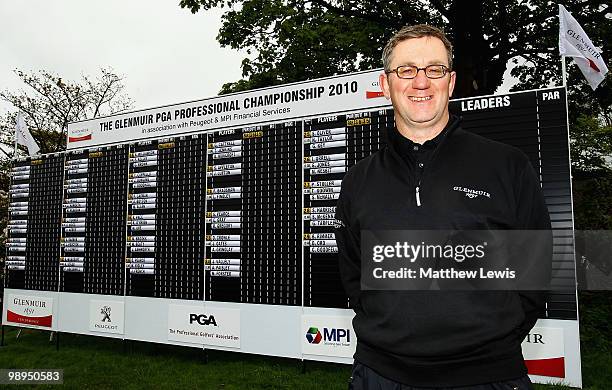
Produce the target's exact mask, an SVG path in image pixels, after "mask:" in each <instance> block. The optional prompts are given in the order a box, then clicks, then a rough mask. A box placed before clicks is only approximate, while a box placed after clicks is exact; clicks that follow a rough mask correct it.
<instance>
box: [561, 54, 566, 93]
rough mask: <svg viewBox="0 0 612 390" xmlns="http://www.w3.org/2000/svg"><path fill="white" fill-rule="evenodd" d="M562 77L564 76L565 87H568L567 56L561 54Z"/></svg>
mask: <svg viewBox="0 0 612 390" xmlns="http://www.w3.org/2000/svg"><path fill="white" fill-rule="evenodd" d="M561 77H563V87H565V88H567V69H566V68H565V56H563V55H562V56H561Z"/></svg>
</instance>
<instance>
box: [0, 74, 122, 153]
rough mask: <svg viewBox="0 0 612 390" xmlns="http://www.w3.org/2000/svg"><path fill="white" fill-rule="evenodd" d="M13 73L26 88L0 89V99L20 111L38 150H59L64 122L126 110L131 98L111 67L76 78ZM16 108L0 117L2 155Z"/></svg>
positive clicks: (11, 142)
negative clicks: (67, 78)
mask: <svg viewBox="0 0 612 390" xmlns="http://www.w3.org/2000/svg"><path fill="white" fill-rule="evenodd" d="M15 73H16V74H17V76H19V78H21V80H22V81H23V83H24V84H25V86H27V87H28V88H27V90H23V89H22V90H19V91H17V92H13V91H8V90H5V91H1V92H0V99H2V100H5V101H7V102H9V103H10V104H12V105H13V107H15V108H16V109H17V110H18V111H21V112H23V113H24V116H25V121H26V124H27V125H28V127H29V129H30V132H31V133H32V135H33V137H34V139H35V140H36V141H37V142H38V144H39V146H40V151H41V153H48V152H56V151H60V150H63V149H64V148H65V145H66V131H67V129H68V123H69V122H74V121H80V120H85V119H91V118H97V117H99V116H104V115H110V114H114V113H117V112H121V111H125V110H128V109H130V108H131V107H132V101H131V99H130V98H129V97H127V96H126V95H125V94H124V92H123V89H124V85H123V79H122V78H121V77H120V76H118V75H116V74H115V73H113V71H112V69H100V75H98V76H96V77H95V78H92V77H90V76H82V78H81V80H79V81H70V80H65V79H63V78H62V77H60V76H59V75H56V74H53V73H50V72H47V71H44V70H41V71H39V72H32V73H28V72H24V71H21V70H15ZM16 116H17V111H14V112H9V113H7V114H6V115H4V116H2V117H0V143H2V144H4V145H5V147H2V146H0V151H2V153H4V155H5V158H7V157H9V152H7V150H12V149H13V145H14V140H15V138H14V129H15V118H16Z"/></svg>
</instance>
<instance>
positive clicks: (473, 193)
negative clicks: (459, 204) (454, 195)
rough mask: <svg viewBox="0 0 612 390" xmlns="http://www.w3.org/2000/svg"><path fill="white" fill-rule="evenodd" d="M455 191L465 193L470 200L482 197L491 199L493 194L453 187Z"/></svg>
mask: <svg viewBox="0 0 612 390" xmlns="http://www.w3.org/2000/svg"><path fill="white" fill-rule="evenodd" d="M453 191H459V192H464V193H465V196H467V197H468V198H470V199H474V198H476V197H478V196H480V195H482V196H486V197H487V198H489V199H490V198H491V194H489V193H488V192H486V191H481V190H473V189H471V188H465V187H459V186H456V187H453Z"/></svg>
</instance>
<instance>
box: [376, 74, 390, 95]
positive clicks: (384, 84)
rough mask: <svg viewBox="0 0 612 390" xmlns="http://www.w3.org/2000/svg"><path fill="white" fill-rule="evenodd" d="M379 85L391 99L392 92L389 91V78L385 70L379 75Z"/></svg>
mask: <svg viewBox="0 0 612 390" xmlns="http://www.w3.org/2000/svg"><path fill="white" fill-rule="evenodd" d="M378 85H380V89H381V91H382V92H383V94H384V95H385V97H386V98H387V100H389V99H391V92H390V91H389V78H388V77H387V74H386V73H385V72H384V71H383V72H382V73H381V74H380V76H378Z"/></svg>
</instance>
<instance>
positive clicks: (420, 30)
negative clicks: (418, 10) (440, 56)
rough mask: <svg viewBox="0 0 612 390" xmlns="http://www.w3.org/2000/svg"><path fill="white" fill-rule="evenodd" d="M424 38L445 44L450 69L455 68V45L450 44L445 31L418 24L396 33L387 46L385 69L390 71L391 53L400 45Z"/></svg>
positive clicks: (384, 52) (383, 58)
mask: <svg viewBox="0 0 612 390" xmlns="http://www.w3.org/2000/svg"><path fill="white" fill-rule="evenodd" d="M423 37H434V38H438V39H439V40H441V41H442V43H443V44H444V47H445V48H446V54H447V55H448V67H449V69H452V68H453V45H452V44H451V43H450V41H449V40H448V38H447V37H446V34H444V31H442V30H440V29H439V28H437V27H433V26H429V25H427V24H416V25H414V26H404V27H402V28H401V29H400V30H399V31H398V32H396V33H395V34H394V35H393V36H392V37H391V39H389V42H387V44H386V45H385V48H384V49H383V54H382V61H383V67H384V68H385V71H387V72H388V71H390V70H391V69H389V66H390V65H391V64H390V63H391V53H392V52H393V49H395V46H397V45H398V43H400V42H402V41H405V40H407V39H414V38H423Z"/></svg>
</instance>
